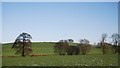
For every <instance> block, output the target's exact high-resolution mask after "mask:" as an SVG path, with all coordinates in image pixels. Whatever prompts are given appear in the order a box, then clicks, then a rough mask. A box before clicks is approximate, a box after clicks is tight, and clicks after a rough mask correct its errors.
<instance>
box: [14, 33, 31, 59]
mask: <svg viewBox="0 0 120 68" xmlns="http://www.w3.org/2000/svg"><path fill="white" fill-rule="evenodd" d="M31 39H32V36H31V35H30V34H28V33H24V32H23V33H22V34H20V35H19V36H18V37H17V38H16V40H15V42H14V43H13V46H12V48H14V49H15V50H16V54H21V55H22V57H25V56H26V55H30V53H31V52H32V49H31V41H30V40H31Z"/></svg>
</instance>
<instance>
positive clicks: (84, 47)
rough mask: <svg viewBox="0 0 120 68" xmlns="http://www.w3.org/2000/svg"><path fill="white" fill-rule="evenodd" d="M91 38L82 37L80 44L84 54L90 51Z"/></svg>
mask: <svg viewBox="0 0 120 68" xmlns="http://www.w3.org/2000/svg"><path fill="white" fill-rule="evenodd" d="M89 43H90V42H89V40H87V39H81V40H80V44H79V45H78V46H79V47H80V52H82V54H83V55H86V54H87V52H89V51H90V49H91V46H90V45H89Z"/></svg>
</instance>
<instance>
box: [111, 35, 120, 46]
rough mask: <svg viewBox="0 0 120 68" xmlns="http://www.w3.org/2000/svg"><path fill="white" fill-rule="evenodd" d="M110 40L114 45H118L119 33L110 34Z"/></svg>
mask: <svg viewBox="0 0 120 68" xmlns="http://www.w3.org/2000/svg"><path fill="white" fill-rule="evenodd" d="M111 38H112V42H113V44H114V45H118V43H119V42H120V35H119V34H117V33H114V34H113V35H112V36H111Z"/></svg>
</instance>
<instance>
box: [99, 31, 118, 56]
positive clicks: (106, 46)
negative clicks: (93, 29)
mask: <svg viewBox="0 0 120 68" xmlns="http://www.w3.org/2000/svg"><path fill="white" fill-rule="evenodd" d="M107 37H108V35H107V34H106V33H105V34H102V35H101V41H100V43H98V45H99V47H101V48H102V52H103V54H106V53H108V52H109V51H110V50H112V51H113V53H115V54H116V53H120V35H119V34H117V33H114V34H112V35H111V37H110V38H111V39H112V43H113V44H111V43H107V42H105V40H106V38H107Z"/></svg>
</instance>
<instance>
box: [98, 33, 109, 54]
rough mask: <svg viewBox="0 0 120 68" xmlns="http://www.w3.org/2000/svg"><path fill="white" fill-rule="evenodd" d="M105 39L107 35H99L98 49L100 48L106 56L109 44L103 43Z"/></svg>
mask: <svg viewBox="0 0 120 68" xmlns="http://www.w3.org/2000/svg"><path fill="white" fill-rule="evenodd" d="M107 37H108V35H107V33H104V34H102V35H101V42H100V47H101V48H102V52H103V54H106V53H107V52H108V51H109V49H110V45H111V44H109V43H106V42H105V40H106V38H107Z"/></svg>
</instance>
